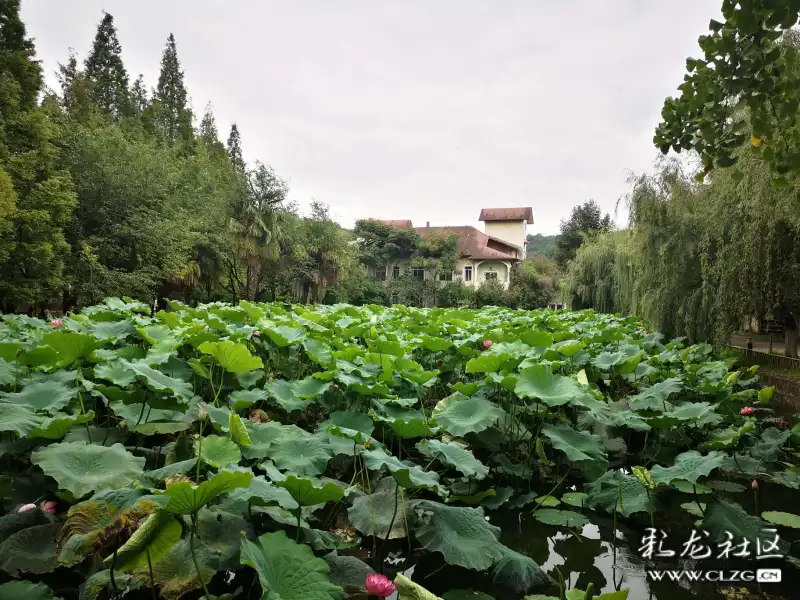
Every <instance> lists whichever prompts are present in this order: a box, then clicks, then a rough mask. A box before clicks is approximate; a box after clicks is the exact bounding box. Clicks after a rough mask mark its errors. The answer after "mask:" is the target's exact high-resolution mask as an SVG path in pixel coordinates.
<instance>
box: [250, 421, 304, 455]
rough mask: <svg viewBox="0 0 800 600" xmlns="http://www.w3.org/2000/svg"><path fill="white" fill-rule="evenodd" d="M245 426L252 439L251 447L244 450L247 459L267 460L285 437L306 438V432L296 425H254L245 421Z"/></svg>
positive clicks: (274, 423)
mask: <svg viewBox="0 0 800 600" xmlns="http://www.w3.org/2000/svg"><path fill="white" fill-rule="evenodd" d="M244 426H245V428H246V429H247V433H248V435H249V437H250V445H249V446H244V447H243V448H242V456H244V457H245V458H257V459H262V458H266V456H267V455H268V453H269V449H270V447H271V446H272V444H273V443H275V442H276V441H278V440H279V439H281V438H283V437H284V436H300V437H302V436H306V435H309V434H308V433H307V432H306V431H305V430H303V429H300V428H299V427H297V426H296V425H281V424H280V423H277V422H275V421H270V422H269V423H253V422H251V421H245V422H244Z"/></svg>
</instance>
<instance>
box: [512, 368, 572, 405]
mask: <svg viewBox="0 0 800 600" xmlns="http://www.w3.org/2000/svg"><path fill="white" fill-rule="evenodd" d="M514 391H515V393H516V394H517V396H519V397H520V398H537V399H539V400H541V401H542V402H543V403H544V404H546V405H548V406H561V405H562V404H581V403H582V400H583V399H584V398H585V397H586V396H587V395H588V392H587V391H586V389H584V388H583V387H582V386H581V384H579V383H578V382H577V381H576V380H575V379H572V378H571V377H564V376H563V375H554V374H553V372H552V370H551V369H550V367H549V366H548V365H535V366H533V367H529V368H527V369H525V370H523V371H521V372H520V374H519V378H518V379H517V385H516V388H515V389H514Z"/></svg>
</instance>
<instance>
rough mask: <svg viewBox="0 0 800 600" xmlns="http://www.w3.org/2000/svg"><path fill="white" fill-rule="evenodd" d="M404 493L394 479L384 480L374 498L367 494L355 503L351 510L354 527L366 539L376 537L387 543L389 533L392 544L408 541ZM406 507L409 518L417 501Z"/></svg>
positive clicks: (373, 495)
mask: <svg viewBox="0 0 800 600" xmlns="http://www.w3.org/2000/svg"><path fill="white" fill-rule="evenodd" d="M401 491H402V490H401V489H398V484H397V482H396V481H395V480H394V479H393V478H392V477H384V478H383V479H381V480H380V481H379V482H378V485H377V486H376V487H375V489H374V490H372V494H371V497H370V494H365V495H363V496H359V497H358V498H356V499H355V500H353V505H352V506H351V507H350V508H349V509H348V510H347V516H348V517H349V519H350V524H351V525H352V526H353V527H355V528H356V529H357V530H358V531H359V532H360V533H362V534H363V535H366V536H371V535H374V536H375V537H378V538H381V539H383V538H385V537H386V533H387V532H389V539H392V540H394V539H398V538H404V537H406V536H407V535H408V532H407V531H406V520H405V519H404V517H403V506H402V500H401V498H400V493H401ZM395 503H396V504H397V510H395ZM405 504H406V511H407V514H408V512H409V511H410V507H409V504H412V505H413V501H409V500H408V499H406V500H405ZM393 517H394V518H393ZM390 530H391V531H390Z"/></svg>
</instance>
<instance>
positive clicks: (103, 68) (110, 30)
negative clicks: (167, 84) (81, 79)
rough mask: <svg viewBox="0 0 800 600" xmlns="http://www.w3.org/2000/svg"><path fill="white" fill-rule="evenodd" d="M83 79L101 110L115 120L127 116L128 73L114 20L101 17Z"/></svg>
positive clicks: (128, 97) (128, 105)
mask: <svg viewBox="0 0 800 600" xmlns="http://www.w3.org/2000/svg"><path fill="white" fill-rule="evenodd" d="M86 76H87V77H88V78H89V80H90V81H91V82H92V97H93V98H94V101H95V103H96V104H97V106H98V107H100V109H101V110H102V111H103V112H105V113H107V114H110V115H111V116H112V117H114V118H115V119H119V118H120V117H122V116H127V115H128V114H130V110H131V104H130V96H129V93H128V72H127V71H126V70H125V65H124V64H123V63H122V46H121V45H120V43H119V39H117V29H116V27H114V17H112V16H111V15H110V14H108V13H104V14H103V20H102V21H101V22H100V25H99V26H98V27H97V34H96V35H95V38H94V44H93V45H92V51H91V53H90V54H89V57H88V58H87V59H86Z"/></svg>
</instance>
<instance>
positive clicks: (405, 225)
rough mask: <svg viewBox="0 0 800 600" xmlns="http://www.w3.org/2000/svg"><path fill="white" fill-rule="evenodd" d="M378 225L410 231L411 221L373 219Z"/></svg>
mask: <svg viewBox="0 0 800 600" xmlns="http://www.w3.org/2000/svg"><path fill="white" fill-rule="evenodd" d="M375 220H376V221H377V222H378V223H383V224H384V225H388V226H389V227H398V228H400V229H411V227H412V223H411V219H375Z"/></svg>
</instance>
